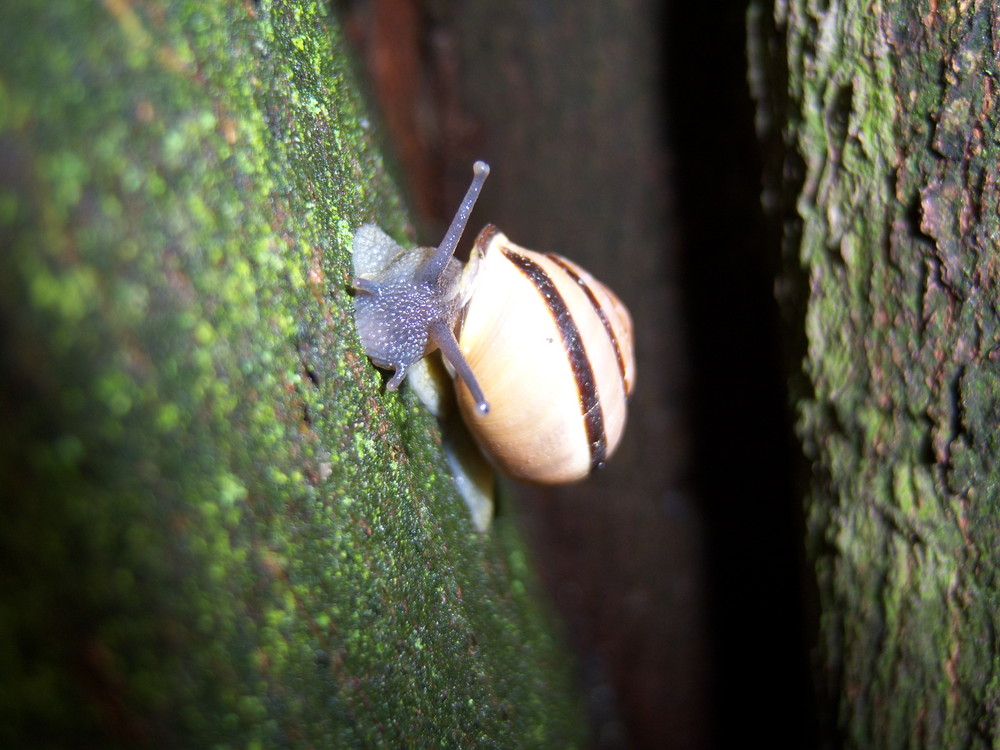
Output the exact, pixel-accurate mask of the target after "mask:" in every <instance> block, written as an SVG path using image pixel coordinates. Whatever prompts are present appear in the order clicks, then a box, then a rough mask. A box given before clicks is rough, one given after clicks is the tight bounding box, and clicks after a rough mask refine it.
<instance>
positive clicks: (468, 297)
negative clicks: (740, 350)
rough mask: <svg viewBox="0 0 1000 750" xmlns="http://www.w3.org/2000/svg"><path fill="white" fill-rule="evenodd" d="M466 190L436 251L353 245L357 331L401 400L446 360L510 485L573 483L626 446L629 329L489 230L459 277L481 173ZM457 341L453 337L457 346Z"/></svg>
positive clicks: (557, 271)
mask: <svg viewBox="0 0 1000 750" xmlns="http://www.w3.org/2000/svg"><path fill="white" fill-rule="evenodd" d="M473 174H474V176H473V180H472V184H471V185H470V186H469V190H468V192H467V193H466V195H465V198H464V199H463V201H462V203H461V205H460V206H459V209H458V211H457V212H456V214H455V218H454V220H453V221H452V224H451V227H450V228H449V229H448V232H447V233H446V234H445V237H444V239H443V240H442V242H441V245H440V246H438V247H437V248H417V249H416V250H404V249H403V248H402V247H400V246H399V245H397V244H396V243H395V242H394V241H393V240H392V239H391V238H390V237H389V236H388V235H386V234H385V233H384V232H382V230H380V229H379V228H378V227H375V226H373V225H370V224H366V225H364V226H362V227H361V228H360V229H359V230H358V231H357V233H356V234H355V237H354V249H353V257H354V271H355V279H354V287H355V289H357V291H358V294H357V295H356V296H355V320H356V322H357V326H358V333H359V336H360V338H361V342H362V344H363V345H364V348H365V353H366V354H368V356H369V357H370V358H371V360H372V361H373V362H374V363H375V364H376V365H378V366H379V367H382V368H385V369H391V370H394V374H393V377H392V378H391V379H390V380H389V382H388V383H387V385H386V388H387V389H388V390H395V389H396V388H397V387H398V386H399V384H400V383H401V382H402V380H403V378H404V377H405V376H406V373H407V371H408V370H409V368H410V367H411V366H412V365H413V364H414V363H415V362H416V361H417V360H419V359H420V358H421V357H423V356H425V355H426V354H429V353H430V352H432V351H434V350H435V349H440V350H441V353H442V355H443V356H444V358H445V360H446V361H447V362H448V364H449V365H450V366H451V368H452V370H453V371H454V373H455V375H456V376H457V377H456V388H457V396H458V402H459V407H460V409H461V412H462V416H463V419H464V420H465V423H466V425H467V426H468V428H469V430H470V432H471V433H472V434H473V436H474V437H475V439H476V442H477V443H478V444H479V445H480V447H481V448H482V449H483V451H484V452H485V453H486V454H487V456H489V457H490V459H491V460H492V461H493V462H494V463H495V464H496V465H497V466H499V467H500V468H501V469H502V470H504V471H505V472H506V473H508V474H509V475H511V476H512V477H514V478H516V479H521V480H524V481H529V482H537V483H543V484H559V483H563V482H572V481H575V480H578V479H582V478H583V477H585V476H586V475H587V474H588V473H590V471H591V470H592V469H593V468H595V467H597V466H601V465H603V463H604V462H605V461H606V460H607V459H608V458H609V457H610V456H611V454H612V453H613V452H614V450H615V448H616V447H617V446H618V443H619V441H620V440H621V436H622V432H623V430H624V428H625V414H626V404H627V401H628V397H629V395H630V394H631V392H632V385H633V381H634V378H635V356H634V351H633V345H632V320H631V318H630V316H629V313H628V310H627V309H626V308H625V306H624V305H623V304H622V303H621V301H620V300H619V299H618V298H617V297H616V296H615V295H614V294H613V293H612V292H611V290H609V289H608V288H607V287H606V286H604V284H602V283H601V282H599V281H597V280H596V279H595V278H594V277H593V276H591V275H590V274H589V273H587V272H586V271H585V270H583V269H582V268H580V267H579V266H578V265H576V264H575V263H573V262H571V261H569V260H567V259H565V258H562V257H560V256H558V255H551V254H542V253H537V252H534V251H532V250H526V249H525V248H522V247H518V246H517V245H515V244H514V243H512V242H511V241H510V240H508V239H507V238H506V237H505V236H504V235H503V234H502V233H501V232H500V231H499V230H497V229H496V227H494V226H492V225H487V226H486V227H485V228H484V229H483V231H482V232H481V233H480V235H479V237H478V239H477V240H476V244H475V248H474V250H473V253H472V257H471V259H470V262H469V264H468V265H467V266H465V267H464V268H463V266H462V264H461V263H459V262H458V261H457V260H455V259H454V258H453V257H452V256H453V255H454V252H455V247H456V246H457V244H458V240H459V238H460V237H461V235H462V232H463V231H464V229H465V225H466V223H467V222H468V218H469V215H470V214H471V212H472V207H473V206H474V205H475V202H476V199H477V198H478V196H479V193H480V191H481V190H482V186H483V182H484V181H485V179H486V176H487V175H488V174H489V167H488V166H487V165H486V164H485V163H484V162H481V161H479V162H476V163H475V165H474V166H473ZM456 330H457V331H458V335H457V338H456Z"/></svg>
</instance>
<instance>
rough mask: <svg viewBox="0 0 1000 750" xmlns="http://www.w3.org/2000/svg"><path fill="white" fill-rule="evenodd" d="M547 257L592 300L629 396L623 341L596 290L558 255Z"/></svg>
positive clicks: (548, 255)
mask: <svg viewBox="0 0 1000 750" xmlns="http://www.w3.org/2000/svg"><path fill="white" fill-rule="evenodd" d="M545 257H546V258H548V259H549V260H551V261H552V262H553V263H555V264H556V265H557V266H559V267H560V268H561V269H562V270H564V271H565V272H566V273H568V274H569V276H570V278H571V279H573V281H575V282H576V283H577V285H579V287H580V288H581V289H582V290H583V293H584V294H586V295H587V299H588V300H590V305H591V307H593V308H594V312H595V313H596V314H597V317H598V318H599V319H600V321H601V325H603V326H604V331H605V332H606V333H607V334H608V339H609V340H610V341H611V348H613V349H614V350H615V359H616V360H617V361H618V373H619V374H620V375H621V378H622V391H624V392H625V395H626V396H628V383H627V382H626V381H625V355H624V354H622V345H621V341H619V339H618V335H617V334H616V333H615V329H614V327H613V326H612V325H611V319H610V318H608V314H607V312H605V310H604V306H603V305H602V304H601V301H600V300H599V299H597V295H596V294H594V290H593V289H591V288H590V285H589V284H587V282H586V281H585V280H584V279H583V278H582V277H581V276H580V274H578V273H577V272H576V270H575V269H574V268H573V267H572V266H570V265H569V263H567V262H566V261H565V259H563V258H561V257H560V256H558V255H553V254H552V253H546V254H545Z"/></svg>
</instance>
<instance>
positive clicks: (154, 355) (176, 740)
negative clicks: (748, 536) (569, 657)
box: [0, 0, 582, 747]
mask: <svg viewBox="0 0 1000 750" xmlns="http://www.w3.org/2000/svg"><path fill="white" fill-rule="evenodd" d="M325 12H326V10H325V8H324V6H323V5H322V4H319V3H302V4H299V3H283V2H276V3H266V2H265V3H257V2H249V1H248V2H245V3H215V2H212V3H202V2H189V3H187V2H186V3H159V2H132V1H130V0H105V1H104V2H103V3H84V2H66V3H58V4H49V5H45V6H42V5H38V4H36V3H32V2H27V0H14V1H13V2H9V3H6V4H5V5H4V7H3V9H2V10H0V161H2V165H3V166H2V168H0V238H2V247H3V253H0V337H2V348H0V351H2V359H0V381H2V390H0V404H2V411H3V413H4V414H5V426H4V430H3V432H2V434H0V483H2V485H3V487H4V490H3V494H4V500H3V502H2V503H0V521H2V522H0V549H2V550H3V552H4V560H5V563H4V565H3V566H2V567H3V570H2V571H0V642H2V643H3V644H4V647H3V650H2V651H0V671H2V672H3V674H4V676H5V679H4V685H3V687H2V688H0V719H2V721H0V744H3V745H4V746H8V747H13V746H26V745H29V744H30V745H33V746H58V745H65V744H68V743H70V742H72V743H73V744H76V745H78V746H79V745H101V746H109V745H111V746H135V745H147V744H152V743H155V744H157V745H163V746H184V747H191V746H209V745H212V746H216V747H227V746H233V747H237V746H240V747H247V746H249V747H275V746H311V747H312V746H321V747H323V746H325V747H347V746H389V747H399V746H404V745H418V746H424V745H453V746H476V745H490V746H516V745H536V746H564V745H565V744H567V743H568V744H570V745H574V744H579V743H581V742H582V740H581V737H580V722H579V721H578V714H577V706H576V703H575V699H574V697H573V694H572V690H571V689H570V687H569V680H568V670H567V666H566V661H565V656H564V654H563V652H562V650H561V648H560V646H559V644H558V642H557V640H556V638H555V637H554V635H553V632H552V628H551V623H550V622H549V621H548V618H547V616H546V614H545V611H544V607H541V606H540V605H539V604H538V601H537V599H536V598H535V595H534V582H533V577H532V575H531V572H530V568H529V565H528V562H527V560H526V556H525V552H524V550H523V548H522V545H521V542H520V539H519V536H518V534H517V531H516V529H514V528H513V527H512V526H511V524H510V523H508V522H507V521H505V520H503V519H501V520H500V522H499V523H498V525H497V527H496V531H495V533H494V534H493V535H492V536H480V535H478V534H476V533H474V531H473V530H472V527H471V525H470V522H469V520H468V518H467V517H466V511H465V508H464V505H463V504H462V501H461V500H460V499H459V498H458V497H457V495H456V493H455V491H454V487H453V485H452V482H451V479H450V477H449V476H448V475H447V470H446V468H445V467H446V464H445V462H444V460H443V457H442V455H441V448H440V445H441V443H440V437H439V435H438V433H437V428H436V426H435V424H434V422H433V420H432V419H431V418H430V417H429V416H428V415H427V414H426V413H425V412H424V410H423V409H422V408H421V407H420V406H419V405H418V404H417V403H416V401H415V400H414V399H413V398H412V396H411V395H410V394H408V393H407V392H406V391H405V389H404V391H403V392H402V393H400V394H398V395H394V394H385V393H384V392H383V389H382V379H381V377H380V376H379V375H378V374H377V371H375V370H374V369H373V368H372V367H371V366H370V364H369V363H368V361H367V360H366V359H365V358H364V357H363V355H362V353H361V351H360V348H359V347H358V342H357V338H356V336H355V334H354V329H353V322H352V318H351V305H350V294H349V264H348V253H349V247H350V239H351V235H352V233H353V230H354V228H356V226H358V225H360V224H361V223H362V222H363V221H366V220H368V221H370V220H377V221H378V223H380V224H381V225H382V226H384V227H386V229H387V230H389V231H391V232H393V233H394V234H396V235H397V236H399V237H402V236H403V235H404V234H405V233H406V229H407V227H406V224H405V221H404V219H403V218H402V217H403V215H404V214H403V211H402V208H401V207H402V202H401V200H400V197H399V194H398V192H397V191H396V190H395V188H394V187H393V184H392V181H391V179H390V178H389V177H388V176H387V175H386V170H385V167H384V164H383V162H382V160H381V158H380V157H379V155H378V151H377V149H376V144H375V137H374V135H373V130H372V128H371V127H370V125H369V124H368V121H367V119H366V114H365V112H366V110H365V106H364V103H363V102H362V100H361V98H360V97H359V96H358V94H357V85H356V83H355V81H354V78H353V75H352V72H351V69H350V66H349V64H348V63H347V60H346V57H345V53H344V50H343V43H342V39H341V36H340V33H339V30H338V28H337V25H336V22H335V20H334V19H331V18H329V17H326V16H325V15H324V14H325Z"/></svg>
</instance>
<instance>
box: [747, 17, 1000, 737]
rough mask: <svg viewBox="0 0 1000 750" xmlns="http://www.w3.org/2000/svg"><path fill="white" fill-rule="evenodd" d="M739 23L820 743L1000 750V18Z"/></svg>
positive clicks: (799, 19)
mask: <svg viewBox="0 0 1000 750" xmlns="http://www.w3.org/2000/svg"><path fill="white" fill-rule="evenodd" d="M750 20H751V32H750V33H751V64H752V82H753V85H754V89H755V93H756V95H757V97H758V99H759V103H760V125H761V131H762V134H763V135H764V139H765V142H766V143H767V145H768V147H769V154H770V156H771V157H772V165H773V168H772V169H771V170H770V171H769V173H768V175H767V179H768V183H767V187H766V191H765V198H766V203H767V204H768V205H769V206H771V207H772V208H774V209H775V216H776V218H777V219H778V220H779V223H780V229H781V231H782V246H783V249H784V260H785V268H784V274H783V277H782V279H781V281H780V284H779V294H780V296H781V298H782V301H783V303H784V306H785V310H786V312H787V313H788V321H789V328H790V331H792V333H793V334H796V333H797V334H798V335H793V339H794V341H793V344H794V346H793V347H792V348H793V353H794V355H795V361H794V363H793V366H794V367H795V372H796V375H795V376H794V377H793V379H792V397H793V403H794V406H795V409H796V415H797V432H798V436H799V438H800V439H801V441H802V448H803V451H804V454H805V457H806V460H807V464H808V471H807V474H806V477H805V492H806V520H807V524H808V528H807V540H808V552H809V559H810V562H811V564H812V566H813V574H814V575H815V580H816V583H817V585H818V594H819V598H818V604H819V607H818V649H817V660H816V661H817V668H818V673H819V679H820V685H821V694H822V700H823V704H824V706H825V707H826V708H827V709H828V714H829V715H828V716H827V719H828V722H827V725H826V728H827V731H828V733H830V737H828V739H831V738H833V737H837V738H839V741H842V742H843V744H844V745H845V746H848V747H865V748H872V747H895V748H898V747H928V748H942V747H996V746H997V743H1000V722H998V710H1000V641H998V638H1000V635H998V634H1000V584H998V579H997V576H998V572H1000V545H998V542H1000V539H998V535H1000V450H998V447H1000V440H998V428H1000V315H998V277H1000V239H998V238H1000V216H998V209H1000V192H998V175H1000V131H998V127H997V126H998V115H1000V108H998V88H997V74H998V70H1000V69H998V67H997V63H998V52H1000V8H998V7H997V4H996V3H993V2H988V1H985V0H984V1H980V0H971V1H970V2H961V3H937V2H931V1H930V0H926V1H921V2H903V1H902V0H890V1H889V2H884V3H876V4H872V3H863V2H857V1H856V0H848V1H847V2H841V3H819V2H812V1H811V0H792V1H791V2H788V3H768V2H758V3H756V4H755V5H754V6H753V8H752V11H751V15H750Z"/></svg>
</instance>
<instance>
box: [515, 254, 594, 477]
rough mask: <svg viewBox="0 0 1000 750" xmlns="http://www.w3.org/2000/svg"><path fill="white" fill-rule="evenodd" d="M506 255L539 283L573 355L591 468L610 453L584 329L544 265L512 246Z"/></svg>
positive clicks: (537, 284)
mask: <svg viewBox="0 0 1000 750" xmlns="http://www.w3.org/2000/svg"><path fill="white" fill-rule="evenodd" d="M502 252H503V254H504V257H505V258H507V260H509V261H510V262H511V263H513V264H514V266H515V267H516V268H517V269H518V270H519V271H521V273H523V274H524V275H525V276H526V277H527V278H528V280H529V281H530V282H531V283H532V284H534V285H535V288H536V289H538V292H539V293H540V294H541V295H542V298H543V299H544V300H545V303H546V304H547V305H548V308H549V312H550V313H551V315H552V319H553V320H554V321H555V324H556V328H557V329H558V330H559V335H560V336H561V337H562V341H563V347H564V348H565V350H566V353H567V355H568V356H569V363H570V369H572V371H573V378H574V379H575V380H576V390H577V393H578V394H579V396H580V413H581V415H582V416H583V424H584V429H585V430H586V433H587V444H588V445H589V447H590V468H591V469H593V468H595V467H597V466H601V465H603V464H604V461H605V459H606V458H607V452H608V436H607V433H606V432H605V429H604V412H603V411H602V409H601V400H600V398H599V397H598V394H597V379H596V378H595V377H594V370H593V368H592V367H591V365H590V360H589V359H588V358H587V351H586V349H584V347H583V340H582V337H581V336H580V329H579V328H577V326H576V323H575V322H574V321H573V315H572V314H571V313H570V311H569V308H568V307H567V306H566V300H565V299H563V296H562V295H561V294H560V293H559V290H558V289H556V285H555V283H554V282H553V281H552V279H551V277H550V276H549V275H548V274H547V273H546V272H545V269H543V268H542V267H541V266H540V265H538V264H537V263H536V262H535V261H533V260H531V259H530V258H527V257H525V256H524V255H521V254H520V253H518V252H515V251H514V250H511V249H510V248H508V247H504V248H502Z"/></svg>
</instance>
